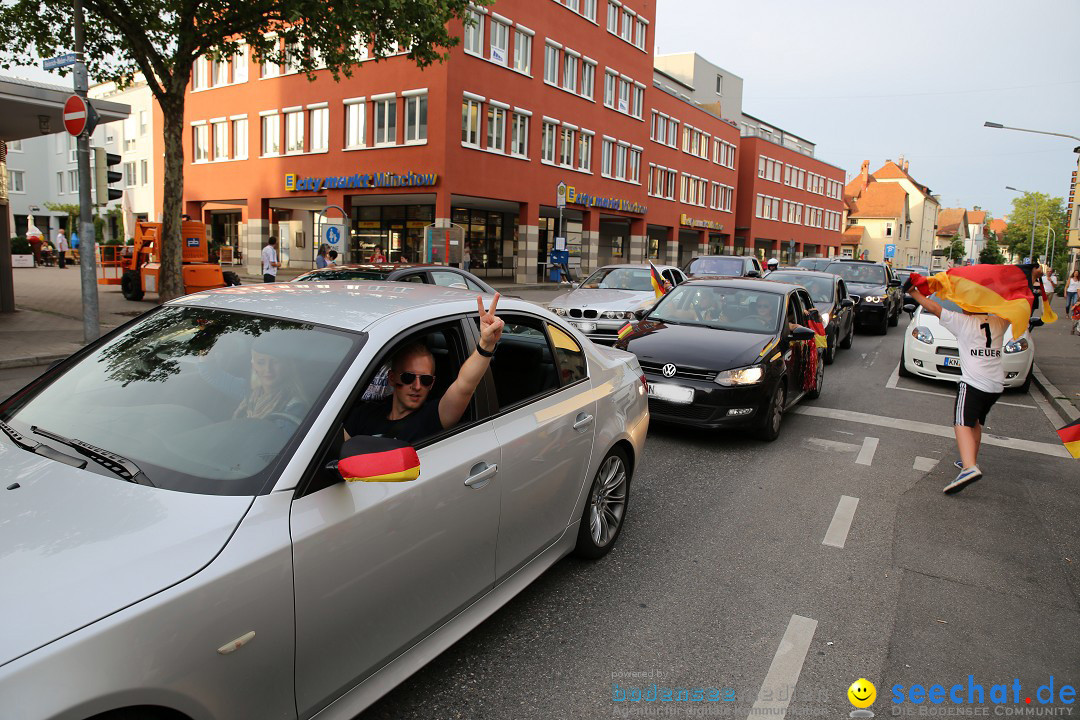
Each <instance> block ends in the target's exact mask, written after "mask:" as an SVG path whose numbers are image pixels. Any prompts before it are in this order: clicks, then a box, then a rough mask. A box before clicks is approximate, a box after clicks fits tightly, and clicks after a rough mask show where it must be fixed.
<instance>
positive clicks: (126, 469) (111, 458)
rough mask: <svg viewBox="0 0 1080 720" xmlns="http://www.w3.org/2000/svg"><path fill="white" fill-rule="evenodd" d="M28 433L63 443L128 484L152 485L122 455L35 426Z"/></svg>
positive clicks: (144, 475) (140, 471)
mask: <svg viewBox="0 0 1080 720" xmlns="http://www.w3.org/2000/svg"><path fill="white" fill-rule="evenodd" d="M30 431H31V432H34V433H37V434H38V435H41V436H42V437H47V438H49V439H50V440H55V441H56V442H58V443H63V444H64V445H67V446H68V447H70V448H74V449H75V452H77V453H79V454H80V455H83V456H85V457H88V458H90V459H91V460H93V461H94V462H96V463H97V464H98V465H101V466H102V467H104V468H106V469H107V470H110V471H112V472H113V473H114V474H116V475H118V476H119V477H121V478H123V479H124V480H127V481H128V482H133V483H138V484H139V485H150V486H153V485H154V483H152V482H150V478H148V477H146V473H144V472H143V471H142V469H141V468H140V467H139V466H138V465H136V464H135V463H134V462H132V461H131V460H128V459H127V458H126V457H124V456H123V455H117V454H116V453H114V452H110V451H108V450H105V449H103V448H99V447H97V446H96V445H91V444H90V443H88V442H83V441H82V440H77V439H74V438H66V437H64V436H63V435H57V434H56V433H54V432H49V431H48V430H45V429H44V428H40V427H38V426H37V425H31V426H30Z"/></svg>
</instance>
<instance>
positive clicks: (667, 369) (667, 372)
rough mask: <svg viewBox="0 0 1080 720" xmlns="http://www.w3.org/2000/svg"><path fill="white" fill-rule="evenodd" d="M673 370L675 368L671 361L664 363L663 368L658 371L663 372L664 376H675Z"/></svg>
mask: <svg viewBox="0 0 1080 720" xmlns="http://www.w3.org/2000/svg"><path fill="white" fill-rule="evenodd" d="M675 370H676V368H675V366H674V365H672V364H671V363H668V364H667V365H665V366H664V367H663V368H661V369H660V372H662V373H663V374H664V377H675Z"/></svg>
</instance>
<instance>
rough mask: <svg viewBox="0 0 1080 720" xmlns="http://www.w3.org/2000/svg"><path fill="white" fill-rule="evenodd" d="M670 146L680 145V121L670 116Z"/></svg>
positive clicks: (668, 142)
mask: <svg viewBox="0 0 1080 720" xmlns="http://www.w3.org/2000/svg"><path fill="white" fill-rule="evenodd" d="M667 144H668V147H678V146H679V121H678V120H676V119H675V118H668V139H667Z"/></svg>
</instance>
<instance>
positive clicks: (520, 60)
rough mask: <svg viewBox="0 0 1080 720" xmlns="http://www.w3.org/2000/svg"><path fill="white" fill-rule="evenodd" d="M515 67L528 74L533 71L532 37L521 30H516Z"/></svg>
mask: <svg viewBox="0 0 1080 720" xmlns="http://www.w3.org/2000/svg"><path fill="white" fill-rule="evenodd" d="M514 69H515V70H517V71H518V72H523V73H525V74H526V75H528V74H529V72H530V71H532V37H531V36H530V35H529V34H528V33H524V32H522V31H521V30H515V31H514Z"/></svg>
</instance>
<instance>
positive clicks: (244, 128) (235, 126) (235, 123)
mask: <svg viewBox="0 0 1080 720" xmlns="http://www.w3.org/2000/svg"><path fill="white" fill-rule="evenodd" d="M230 121H231V123H232V128H231V129H232V156H233V159H234V160H247V156H248V119H247V117H246V116H244V117H233V118H231V119H230Z"/></svg>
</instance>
